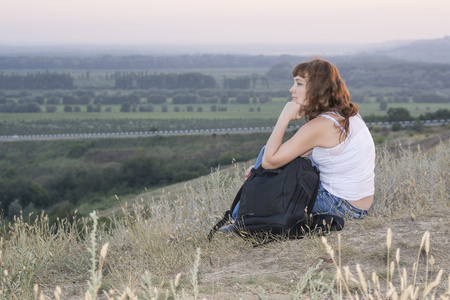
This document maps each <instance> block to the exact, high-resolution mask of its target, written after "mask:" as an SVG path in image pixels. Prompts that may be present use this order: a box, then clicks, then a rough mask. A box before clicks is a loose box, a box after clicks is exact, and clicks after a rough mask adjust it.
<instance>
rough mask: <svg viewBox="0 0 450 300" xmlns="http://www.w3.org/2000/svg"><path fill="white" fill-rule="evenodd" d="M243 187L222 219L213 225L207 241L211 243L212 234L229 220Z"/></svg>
mask: <svg viewBox="0 0 450 300" xmlns="http://www.w3.org/2000/svg"><path fill="white" fill-rule="evenodd" d="M243 186H244V185H242V186H241V188H240V189H239V191H238V192H237V194H236V196H235V197H234V200H233V203H232V204H231V208H230V209H229V210H227V211H226V212H225V214H224V216H223V218H222V219H221V220H220V221H219V222H217V224H216V225H214V227H213V228H212V229H211V231H210V232H209V234H208V241H210V242H211V239H212V237H213V235H214V233H216V231H217V230H219V229H220V227H222V226H223V225H225V224H226V223H227V222H228V221H229V220H230V219H231V214H232V213H233V210H234V208H235V207H236V205H237V204H238V202H239V200H240V199H241V194H242V187H243Z"/></svg>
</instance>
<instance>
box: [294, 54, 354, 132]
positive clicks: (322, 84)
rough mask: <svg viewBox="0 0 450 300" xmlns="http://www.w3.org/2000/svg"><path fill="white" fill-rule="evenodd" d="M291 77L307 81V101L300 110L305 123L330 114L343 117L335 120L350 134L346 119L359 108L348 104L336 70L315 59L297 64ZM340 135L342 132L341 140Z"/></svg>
mask: <svg viewBox="0 0 450 300" xmlns="http://www.w3.org/2000/svg"><path fill="white" fill-rule="evenodd" d="M292 75H293V77H296V76H300V77H302V78H305V79H306V101H305V103H304V104H303V105H302V107H301V112H302V114H303V115H304V116H305V118H306V120H307V121H309V120H312V119H314V118H316V117H317V116H318V115H319V114H321V113H325V112H329V111H333V112H336V113H338V114H340V115H341V116H342V117H343V118H344V119H339V120H338V121H339V123H340V124H341V126H342V127H343V128H344V129H345V132H347V133H349V127H350V121H349V118H350V117H352V116H354V115H356V114H357V113H358V111H359V106H358V105H357V104H355V103H352V102H350V93H349V91H348V89H347V87H346V85H345V82H344V80H342V78H341V76H340V75H339V71H338V70H337V68H336V67H335V66H334V65H332V64H331V63H330V62H328V61H326V60H323V59H320V58H315V59H312V60H310V61H308V62H304V63H300V64H298V65H297V66H296V67H295V68H294V69H293V70H292ZM343 134H344V132H342V131H341V138H342V137H343Z"/></svg>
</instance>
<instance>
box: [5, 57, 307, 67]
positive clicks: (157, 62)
mask: <svg viewBox="0 0 450 300" xmlns="http://www.w3.org/2000/svg"><path fill="white" fill-rule="evenodd" d="M305 59H306V58H305V57H301V56H289V55H283V56H263V55H259V56H247V55H242V56H240V55H208V54H204V55H183V56H152V55H132V56H112V55H104V56H91V57H87V56H79V57H76V56H73V57H36V56H33V57H23V56H21V57H11V56H8V57H5V56H4V57H0V69H2V70H33V69H34V70H36V69H40V70H47V69H48V70H58V69H59V70H67V69H72V70H130V69H133V70H152V69H180V68H183V69H194V68H250V67H251V68H261V67H262V68H264V67H267V68H269V67H271V66H273V65H274V64H277V63H280V62H283V61H289V62H291V64H295V63H296V62H300V61H304V60H305Z"/></svg>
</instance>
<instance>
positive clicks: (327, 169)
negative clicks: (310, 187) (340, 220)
mask: <svg viewBox="0 0 450 300" xmlns="http://www.w3.org/2000/svg"><path fill="white" fill-rule="evenodd" d="M329 113H332V114H335V115H337V116H339V117H340V118H342V117H341V116H340V115H338V114H336V113H334V112H329ZM319 117H326V118H328V119H330V120H332V121H333V122H335V123H336V124H337V126H339V127H340V128H341V129H342V130H343V128H342V127H341V125H340V124H339V122H338V121H336V119H334V118H333V117H331V116H328V115H325V114H321V115H319ZM343 131H344V130H343ZM349 131H350V132H349V133H348V134H347V133H346V132H345V131H344V133H345V134H347V138H346V139H345V140H344V141H343V142H342V143H340V144H339V145H337V146H335V147H333V148H322V147H315V148H314V149H313V152H312V155H311V158H312V161H313V163H314V165H316V166H317V167H318V168H319V171H320V181H321V182H322V185H323V187H324V188H325V189H326V190H327V191H328V192H330V193H331V194H333V195H335V196H338V197H340V198H343V199H345V200H348V201H356V200H359V199H362V198H364V197H367V196H371V195H373V194H374V192H375V173H374V169H375V145H374V143H373V138H372V135H371V134H370V131H369V129H368V128H367V126H366V123H364V121H363V120H362V118H361V117H360V116H359V115H356V116H353V117H350V126H349Z"/></svg>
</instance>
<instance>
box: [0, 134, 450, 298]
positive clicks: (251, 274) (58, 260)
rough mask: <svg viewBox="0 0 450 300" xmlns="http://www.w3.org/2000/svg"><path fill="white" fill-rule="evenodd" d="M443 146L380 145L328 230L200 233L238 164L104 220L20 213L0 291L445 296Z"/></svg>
mask: <svg viewBox="0 0 450 300" xmlns="http://www.w3.org/2000/svg"><path fill="white" fill-rule="evenodd" d="M449 149H450V147H449V145H448V143H442V144H441V145H439V146H438V147H436V148H435V149H433V150H432V151H428V152H423V151H409V150H400V151H399V152H397V153H392V152H389V151H388V150H385V149H380V150H379V151H378V155H377V159H378V161H377V169H376V175H377V177H376V180H377V184H376V186H377V189H376V204H375V206H374V208H373V210H372V212H371V214H370V215H369V217H367V218H366V219H365V220H362V221H348V222H347V223H346V228H344V230H343V231H342V232H341V233H340V234H331V235H329V236H327V237H324V238H323V239H321V238H319V237H310V238H305V239H303V240H294V241H286V242H280V243H277V242H275V243H270V244H267V245H265V246H262V247H258V248H253V247H252V244H251V243H250V242H246V241H244V240H242V239H240V238H239V237H237V236H235V235H230V234H217V235H216V236H215V237H214V239H213V241H212V242H211V243H209V242H207V239H206V236H207V234H208V231H209V229H210V228H211V227H212V225H213V224H214V222H215V221H217V219H218V218H221V217H222V214H223V212H224V211H225V210H226V209H227V208H228V207H229V205H230V203H231V200H232V199H233V198H234V194H235V192H236V191H237V190H238V188H239V186H240V184H242V181H243V178H242V174H243V172H244V170H245V168H246V166H245V165H236V166H235V167H234V168H232V169H228V170H220V171H219V170H216V171H215V172H213V173H212V174H211V175H210V176H208V177H205V178H203V179H201V180H200V184H198V185H195V186H190V185H188V184H187V185H186V186H185V188H184V190H183V191H182V192H180V193H178V194H177V195H176V197H175V198H176V200H175V201H173V200H169V199H173V196H174V195H163V196H162V197H160V198H158V199H155V198H147V199H146V198H139V199H136V201H135V203H133V204H130V205H131V206H132V210H131V212H130V210H129V208H128V207H124V208H123V213H122V214H121V215H120V216H113V217H111V218H110V222H108V223H107V224H103V223H99V222H98V219H97V214H95V213H93V214H91V218H88V219H80V220H78V219H73V220H70V222H69V221H68V220H60V221H59V222H58V224H56V225H54V226H50V224H49V223H48V220H47V218H46V217H45V215H41V216H39V217H38V218H36V220H35V221H34V222H33V223H31V224H29V223H27V222H25V220H24V218H23V217H20V218H17V219H16V222H15V223H14V224H9V225H7V224H4V225H3V227H2V229H1V232H0V233H1V237H2V238H1V242H0V251H1V253H0V290H1V293H0V299H44V298H45V299H52V298H55V299H82V298H84V299H202V298H206V299H303V298H305V299H324V298H330V299H360V298H363V299H385V298H389V299H421V298H427V299H434V298H436V299H438V298H439V297H441V298H442V299H449V298H450V282H448V281H449V280H450V279H449V275H448V274H449V273H448V270H450V254H449V251H448V248H449V236H450V227H449V225H450V224H449V221H448V214H449V213H450V206H449V197H448V195H449V192H450V191H449V186H450V178H449V177H450V176H449V171H448V170H449V165H450V163H449V162H450V156H449V154H450V150H449ZM27 218H28V217H27ZM397 249H398V250H397ZM400 254H401V255H400ZM441 270H442V271H441Z"/></svg>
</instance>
